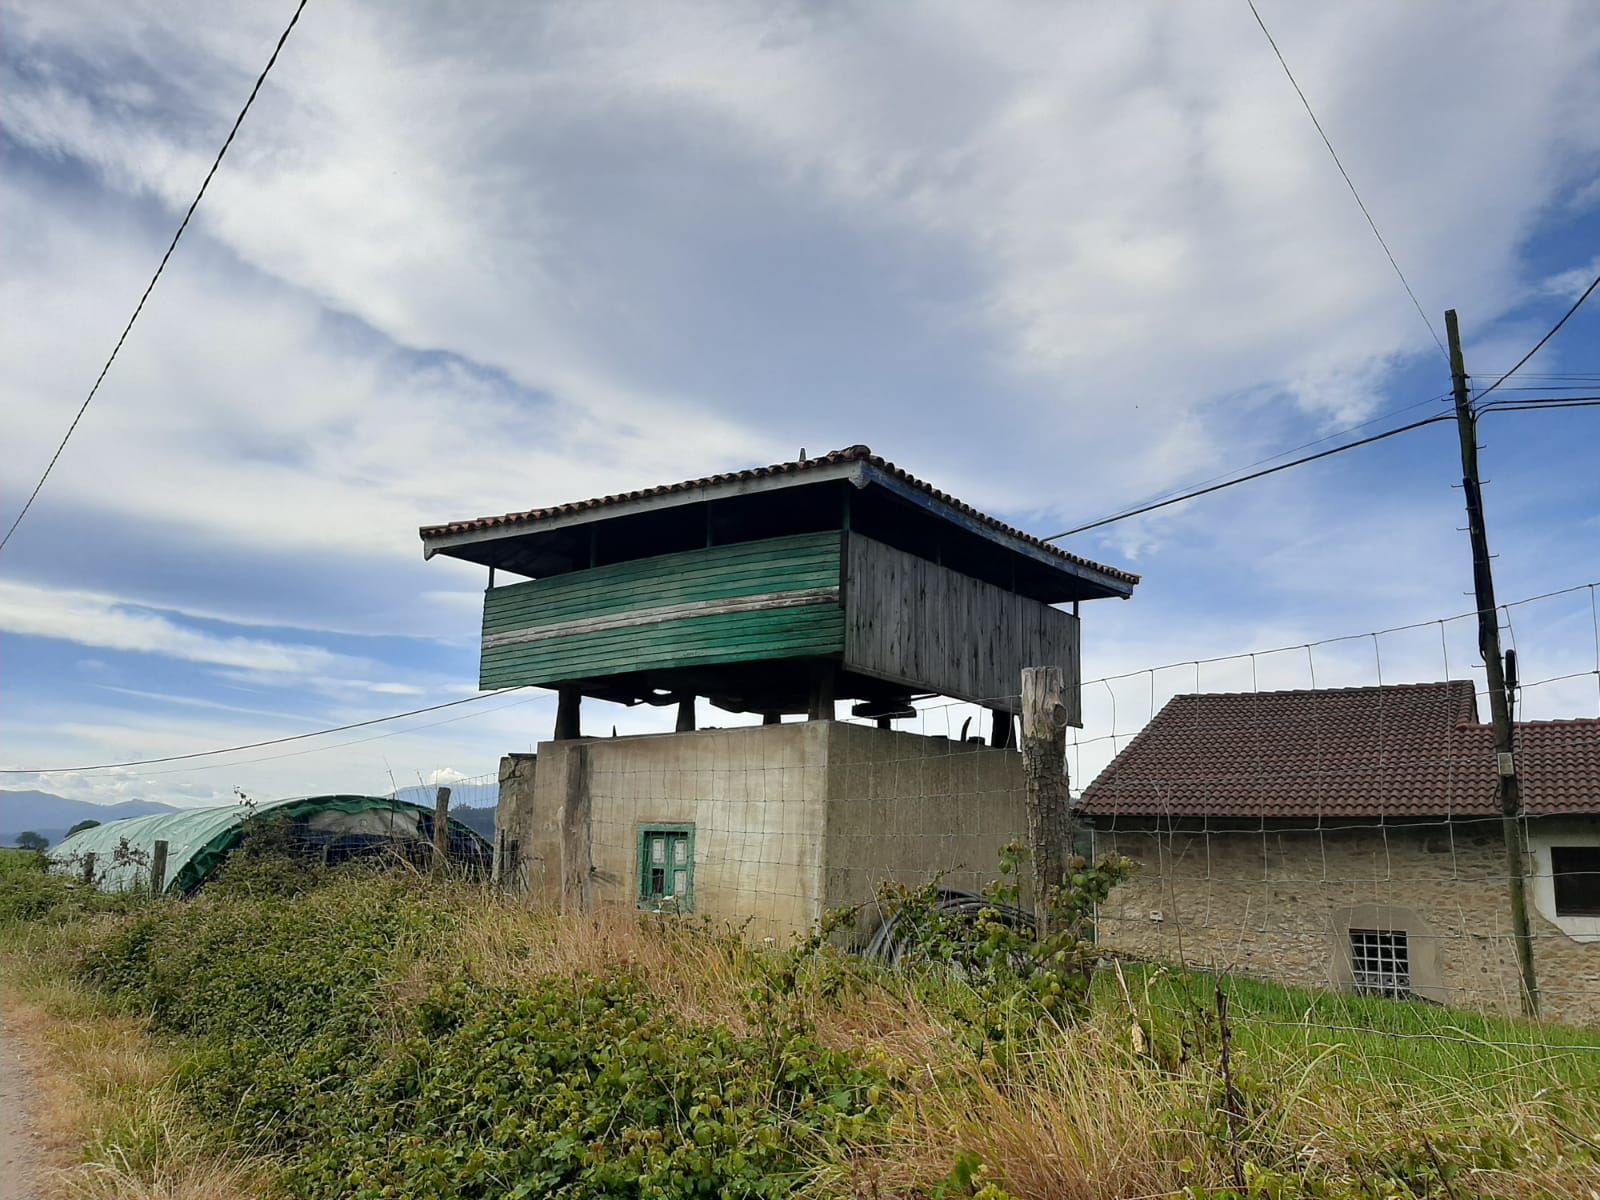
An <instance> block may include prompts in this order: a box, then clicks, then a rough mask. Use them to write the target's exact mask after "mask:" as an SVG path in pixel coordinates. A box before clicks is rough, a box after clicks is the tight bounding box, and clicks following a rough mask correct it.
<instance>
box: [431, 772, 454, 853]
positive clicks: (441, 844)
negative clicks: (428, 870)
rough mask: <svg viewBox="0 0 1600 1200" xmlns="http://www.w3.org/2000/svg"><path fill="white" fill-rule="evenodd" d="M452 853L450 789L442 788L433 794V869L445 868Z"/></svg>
mask: <svg viewBox="0 0 1600 1200" xmlns="http://www.w3.org/2000/svg"><path fill="white" fill-rule="evenodd" d="M449 854H450V789H449V788H447V787H442V788H440V789H439V790H438V791H437V792H435V793H434V794H433V869H434V870H435V871H438V870H442V869H443V868H444V864H445V859H446V858H447V857H448V856H449Z"/></svg>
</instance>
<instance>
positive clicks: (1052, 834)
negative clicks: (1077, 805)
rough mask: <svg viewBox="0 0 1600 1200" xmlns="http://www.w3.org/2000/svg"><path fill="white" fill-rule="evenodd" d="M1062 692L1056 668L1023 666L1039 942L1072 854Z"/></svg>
mask: <svg viewBox="0 0 1600 1200" xmlns="http://www.w3.org/2000/svg"><path fill="white" fill-rule="evenodd" d="M1064 691H1065V688H1064V686H1063V683H1062V674H1061V668H1060V667H1024V668H1023V671H1022V779H1023V785H1024V786H1025V787H1026V789H1027V796H1026V799H1025V803H1026V807H1027V814H1028V850H1029V858H1030V859H1031V860H1032V866H1033V912H1034V921H1035V924H1036V925H1037V927H1038V931H1039V936H1040V937H1041V938H1042V937H1047V936H1048V935H1049V934H1050V932H1051V911H1050V910H1051V908H1052V906H1053V901H1054V897H1055V893H1056V892H1057V891H1058V890H1059V889H1060V887H1061V883H1062V880H1063V879H1065V878H1066V873H1067V859H1068V858H1069V857H1070V855H1071V853H1072V809H1071V800H1070V798H1069V796H1068V794H1067V706H1066V704H1065V702H1064Z"/></svg>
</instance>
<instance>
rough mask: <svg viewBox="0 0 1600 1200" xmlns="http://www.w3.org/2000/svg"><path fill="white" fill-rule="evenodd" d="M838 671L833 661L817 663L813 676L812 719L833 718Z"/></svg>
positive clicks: (823, 719)
mask: <svg viewBox="0 0 1600 1200" xmlns="http://www.w3.org/2000/svg"><path fill="white" fill-rule="evenodd" d="M838 673H839V668H838V667H837V666H836V665H835V664H833V663H831V662H824V663H818V664H817V666H816V668H815V670H814V671H813V673H812V676H811V711H810V714H809V715H810V718H811V720H813V721H831V720H833V699H834V687H835V684H836V682H837V676H838Z"/></svg>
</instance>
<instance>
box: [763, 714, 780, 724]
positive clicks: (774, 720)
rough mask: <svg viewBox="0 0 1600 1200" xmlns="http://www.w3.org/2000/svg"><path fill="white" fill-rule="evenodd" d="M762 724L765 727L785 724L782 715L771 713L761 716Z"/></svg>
mask: <svg viewBox="0 0 1600 1200" xmlns="http://www.w3.org/2000/svg"><path fill="white" fill-rule="evenodd" d="M761 723H762V724H763V725H782V724H783V714H782V713H771V712H769V713H762V714H761Z"/></svg>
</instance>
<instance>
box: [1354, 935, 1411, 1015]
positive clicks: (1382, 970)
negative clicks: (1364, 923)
mask: <svg viewBox="0 0 1600 1200" xmlns="http://www.w3.org/2000/svg"><path fill="white" fill-rule="evenodd" d="M1350 974H1351V977H1352V978H1353V979H1354V981H1355V985H1356V991H1357V992H1358V993H1359V994H1360V995H1363V996H1389V997H1393V998H1395V999H1403V998H1405V997H1407V996H1409V995H1411V948H1410V946H1409V944H1408V943H1407V942H1406V935H1405V934H1404V933H1399V932H1395V931H1393V930H1387V929H1352V930H1351V931H1350Z"/></svg>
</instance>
